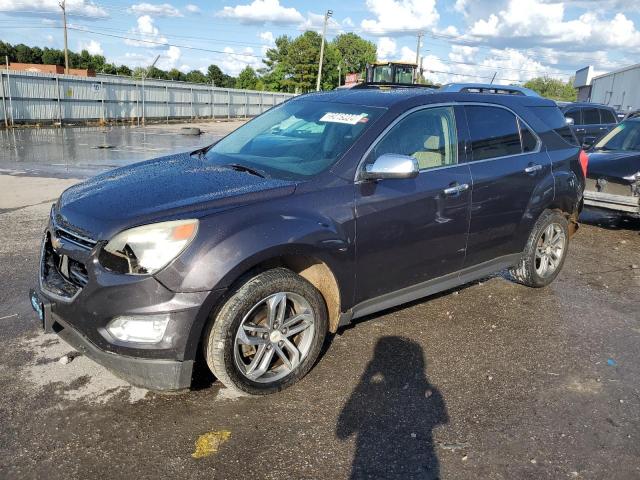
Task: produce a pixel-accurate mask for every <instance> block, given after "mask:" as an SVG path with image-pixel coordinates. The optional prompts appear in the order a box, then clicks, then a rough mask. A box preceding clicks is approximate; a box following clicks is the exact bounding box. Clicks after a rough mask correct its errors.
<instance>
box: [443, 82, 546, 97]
mask: <svg viewBox="0 0 640 480" xmlns="http://www.w3.org/2000/svg"><path fill="white" fill-rule="evenodd" d="M440 91H441V92H456V93H488V94H497V95H522V96H525V97H540V95H538V94H537V93H536V92H534V91H533V90H531V89H529V88H524V87H517V86H514V85H495V84H490V83H448V84H446V85H443V86H442V87H440Z"/></svg>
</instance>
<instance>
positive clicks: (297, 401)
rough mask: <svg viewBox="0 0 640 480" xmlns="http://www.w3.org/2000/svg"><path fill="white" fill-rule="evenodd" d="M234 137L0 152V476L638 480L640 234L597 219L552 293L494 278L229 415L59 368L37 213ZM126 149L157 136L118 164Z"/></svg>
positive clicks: (396, 321)
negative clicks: (40, 154)
mask: <svg viewBox="0 0 640 480" xmlns="http://www.w3.org/2000/svg"><path fill="white" fill-rule="evenodd" d="M233 126H237V124H235V125H233V124H207V125H205V126H203V128H205V129H209V130H208V132H207V134H206V135H207V137H202V136H201V137H197V138H195V139H194V138H187V137H178V136H177V135H176V132H177V130H176V129H177V128H179V127H178V126H171V127H169V128H167V127H147V129H146V131H145V132H142V133H141V132H139V131H135V132H134V131H133V130H137V129H130V130H131V131H129V130H126V129H125V130H122V131H119V129H120V128H121V127H118V129H114V130H113V131H107V132H102V131H100V129H94V131H91V130H90V129H77V131H74V132H67V133H65V138H66V136H67V134H68V136H69V137H71V136H73V138H75V142H76V143H77V144H80V143H84V144H87V145H91V144H93V143H96V139H97V138H98V137H99V135H106V136H107V141H108V142H109V143H113V144H114V145H115V144H118V145H119V147H118V148H119V149H122V150H123V152H124V153H123V152H113V151H111V152H109V150H113V149H91V148H85V149H84V150H82V149H79V148H78V151H77V152H76V153H75V154H74V155H70V154H69V153H68V150H69V148H72V147H73V145H69V144H65V143H64V142H58V140H60V139H61V136H59V137H53V136H51V138H58V140H56V142H58V143H56V142H54V141H49V143H47V142H45V144H44V145H39V146H38V147H37V149H39V151H45V150H46V151H48V152H49V154H48V155H49V157H47V158H52V157H53V156H55V155H58V154H59V152H60V151H65V149H66V152H65V158H66V160H65V161H66V164H65V165H61V166H58V167H57V168H56V166H52V165H51V164H50V163H57V162H50V161H47V162H45V161H44V160H43V161H38V159H37V155H36V153H33V152H35V151H36V150H37V149H36V146H34V145H31V144H29V143H28V137H29V135H31V136H33V135H34V132H35V131H24V132H27V133H21V135H24V137H23V138H22V140H21V142H18V144H15V145H14V146H13V147H11V148H3V149H2V150H1V152H2V154H1V155H2V156H1V157H0V168H2V169H3V170H4V173H5V174H4V175H0V240H1V241H0V268H1V271H0V273H1V275H0V279H1V282H2V288H0V305H1V306H2V308H1V310H0V327H2V328H1V329H0V339H1V341H2V345H3V347H2V349H0V389H1V391H2V395H1V396H0V418H1V419H2V420H1V421H0V478H7V479H9V478H11V479H13V478H50V479H57V478H60V479H69V478H92V477H98V476H105V475H109V476H110V477H120V478H137V479H142V478H158V477H184V478H220V479H227V478H229V479H231V478H274V479H275V478H296V479H297V478H336V479H340V478H421V479H425V478H436V476H437V474H436V472H438V471H439V475H440V477H441V478H445V479H478V478H495V479H512V478H531V479H541V478H553V479H558V478H583V479H625V480H626V479H631V478H640V360H638V359H639V358H640V343H639V341H640V295H639V294H638V293H639V292H640V222H627V223H615V222H613V221H612V220H611V219H608V218H606V217H604V216H602V215H601V214H597V213H588V214H586V215H584V217H583V222H584V223H583V226H582V228H581V229H580V230H579V231H578V233H577V235H576V236H575V237H574V239H573V242H572V244H571V247H570V253H569V257H568V259H567V262H566V264H565V267H564V270H563V272H562V273H561V275H560V276H559V278H558V280H557V281H556V282H555V283H554V284H552V285H551V286H550V287H548V288H545V289H540V290H532V289H528V288H526V287H523V286H520V285H516V284H514V283H512V282H510V281H509V280H508V279H507V278H505V276H502V275H497V276H495V277H492V278H489V279H486V280H484V281H482V282H477V283H474V284H471V285H467V286H465V287H464V288H460V289H457V290H455V291H449V292H446V293H445V294H442V295H438V296H436V297H432V298H430V299H427V300H424V301H419V302H414V303H412V304H410V305H408V306H405V307H402V308H397V309H393V310H390V311H386V312H383V313H382V314H379V315H374V316H371V317H369V318H367V319H364V320H363V321H360V322H358V323H357V324H356V325H354V326H352V327H349V328H347V329H344V330H343V331H340V332H339V333H338V334H337V335H335V336H334V337H333V338H332V339H331V341H330V345H327V349H326V352H325V353H324V354H323V356H322V357H321V359H320V361H319V363H318V364H317V366H316V367H315V368H314V369H313V370H312V371H311V373H310V374H309V375H308V376H307V377H306V378H305V379H304V380H303V381H302V382H300V383H299V384H298V385H296V386H294V387H293V388H291V389H289V390H287V391H285V392H283V393H281V394H278V395H274V396H270V397H265V398H244V397H243V398H236V397H234V396H232V395H229V394H228V392H227V391H226V390H225V389H223V388H221V387H220V386H219V384H217V383H215V382H214V381H213V379H212V378H210V376H208V375H207V374H206V372H205V371H200V372H198V374H197V382H196V386H195V388H194V390H192V391H190V392H186V393H182V394H176V395H159V394H155V393H152V392H147V391H145V390H143V389H139V388H134V387H130V386H129V385H127V384H126V383H125V382H123V381H121V380H120V379H118V378H117V377H115V376H113V375H112V374H110V373H109V372H107V371H106V370H104V369H103V368H102V367H100V366H98V365H96V364H94V363H93V362H92V361H90V360H88V359H87V358H84V357H76V358H73V359H72V361H70V362H69V363H66V364H64V363H63V362H64V361H65V360H63V361H62V362H60V359H61V358H64V359H68V358H69V357H68V356H67V354H69V353H72V349H71V348H70V347H68V346H66V345H65V344H64V343H63V342H62V341H59V340H58V339H57V337H56V336H54V335H44V334H43V333H41V332H40V330H39V328H38V326H37V320H36V317H35V314H34V313H33V312H32V311H31V307H30V305H29V301H28V298H27V293H28V289H29V287H30V286H32V285H33V283H34V281H35V273H36V269H37V252H38V247H39V242H40V237H41V233H42V229H43V227H44V224H45V220H46V218H47V214H48V211H49V208H50V203H51V201H52V200H53V199H54V198H56V196H57V195H58V194H59V193H60V192H61V191H62V190H63V189H64V188H65V187H66V186H68V185H69V184H71V183H73V182H75V181H76V180H74V177H77V178H81V177H83V176H85V175H87V174H89V173H92V172H96V171H99V170H101V169H104V168H108V167H110V166H112V165H115V164H118V165H119V164H123V163H124V162H126V161H127V160H125V156H126V155H125V153H126V154H127V155H129V154H131V156H130V157H129V158H130V159H135V160H138V159H141V158H148V157H151V156H154V155H160V154H162V153H164V152H165V151H166V152H169V151H176V150H180V149H182V150H185V149H189V148H192V147H195V146H197V145H198V144H203V145H204V144H206V143H207V140H209V139H210V138H213V137H215V136H216V135H220V134H223V133H224V132H225V131H227V130H228V129H229V128H232V127H233ZM224 129H227V130H224ZM80 130H87V131H86V132H85V133H81V132H80ZM96 131H97V132H98V133H96ZM20 132H23V131H20ZM29 132H31V133H29ZM15 133H17V132H15ZM47 135H49V134H48V133H47ZM58 135H61V134H60V133H58ZM140 135H144V136H146V138H147V143H151V144H154V142H156V140H158V139H162V138H163V137H166V138H165V140H158V141H159V142H160V143H159V144H156V145H161V147H162V148H161V150H159V151H153V152H151V151H142V152H137V153H135V154H133V153H132V152H135V150H134V149H133V148H134V147H135V146H136V142H137V141H138V140H139V139H140ZM10 136H11V134H10V133H8V132H2V136H0V140H2V141H3V142H7V141H9V140H7V139H9V137H10ZM85 137H86V138H85ZM176 137H177V138H176ZM25 139H27V140H25ZM39 141H40V140H39ZM118 142H120V143H118ZM132 142H133V143H132ZM162 142H164V143H162ZM5 145H7V144H5ZM12 145H13V144H12ZM56 145H57V146H56ZM154 148H156V147H155V146H154ZM157 148H160V147H157ZM127 149H128V150H127ZM7 150H13V153H7ZM21 152H22V153H21ZM24 152H32V153H30V154H29V155H30V156H26V155H27V154H26V153H24ZM56 152H58V153H56ZM90 155H94V156H93V157H91V156H90ZM87 165H89V166H87Z"/></svg>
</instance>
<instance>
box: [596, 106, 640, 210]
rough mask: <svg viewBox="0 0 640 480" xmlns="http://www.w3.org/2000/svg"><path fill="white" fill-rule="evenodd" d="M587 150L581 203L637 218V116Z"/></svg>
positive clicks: (639, 122) (639, 169) (639, 173)
mask: <svg viewBox="0 0 640 480" xmlns="http://www.w3.org/2000/svg"><path fill="white" fill-rule="evenodd" d="M588 153H589V169H588V171H587V185H586V190H585V192H584V198H585V205H588V206H590V207H596V208H603V209H606V210H609V211H612V212H616V213H619V214H621V215H625V216H630V217H636V218H638V217H640V117H636V118H632V119H629V120H625V121H624V122H622V123H621V124H620V125H618V126H617V127H616V128H615V129H614V130H613V131H611V132H610V133H609V134H608V135H607V136H606V137H604V138H603V139H602V140H601V141H599V142H598V143H597V144H596V145H595V146H594V147H593V148H592V149H591V150H589V152H588Z"/></svg>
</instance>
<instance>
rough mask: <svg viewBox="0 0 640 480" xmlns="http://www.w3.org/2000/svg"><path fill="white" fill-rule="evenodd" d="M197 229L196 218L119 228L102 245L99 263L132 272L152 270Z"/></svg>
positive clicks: (173, 254) (166, 261) (179, 250)
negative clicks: (124, 228)
mask: <svg viewBox="0 0 640 480" xmlns="http://www.w3.org/2000/svg"><path fill="white" fill-rule="evenodd" d="M197 231H198V220H176V221H172V222H162V223H154V224H151V225H144V226H142V227H135V228H131V229H129V230H125V231H124V232H120V233H119V234H117V235H116V236H115V237H113V238H112V239H111V240H110V241H109V243H107V245H106V246H105V247H104V249H103V252H104V253H103V254H101V255H100V263H101V264H102V265H103V266H104V267H106V268H109V269H110V270H115V271H118V272H121V273H129V274H134V275H143V274H150V273H155V272H157V271H158V270H160V269H162V268H163V267H165V266H166V265H167V264H169V262H171V260H173V259H174V258H176V257H177V256H178V255H180V253H182V251H183V250H184V249H185V248H187V246H188V245H189V244H190V243H191V241H192V240H193V239H194V238H195V236H196V233H197Z"/></svg>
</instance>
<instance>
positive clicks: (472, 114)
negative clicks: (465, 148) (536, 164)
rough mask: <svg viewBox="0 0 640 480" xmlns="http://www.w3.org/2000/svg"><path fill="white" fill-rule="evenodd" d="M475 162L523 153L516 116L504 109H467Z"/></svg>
mask: <svg viewBox="0 0 640 480" xmlns="http://www.w3.org/2000/svg"><path fill="white" fill-rule="evenodd" d="M465 112H466V114H467V122H468V124H469V132H470V134H471V149H472V150H473V161H478V160H487V159H489V158H497V157H506V156H508V155H518V154H520V153H522V145H521V144H520V132H519V127H518V121H517V120H516V116H515V115H514V114H513V113H511V112H510V111H508V110H505V109H504V108H498V107H485V106H481V105H472V106H468V107H465Z"/></svg>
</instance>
